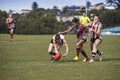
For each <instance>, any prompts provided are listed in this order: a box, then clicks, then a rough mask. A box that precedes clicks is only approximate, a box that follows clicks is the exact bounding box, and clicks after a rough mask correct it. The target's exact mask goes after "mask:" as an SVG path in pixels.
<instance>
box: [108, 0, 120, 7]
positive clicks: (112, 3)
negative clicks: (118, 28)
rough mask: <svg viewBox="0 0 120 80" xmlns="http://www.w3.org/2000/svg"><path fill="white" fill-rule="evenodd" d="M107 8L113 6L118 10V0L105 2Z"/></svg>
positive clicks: (119, 0) (119, 4)
mask: <svg viewBox="0 0 120 80" xmlns="http://www.w3.org/2000/svg"><path fill="white" fill-rule="evenodd" d="M107 4H108V5H109V6H114V7H115V8H117V9H120V0H107Z"/></svg>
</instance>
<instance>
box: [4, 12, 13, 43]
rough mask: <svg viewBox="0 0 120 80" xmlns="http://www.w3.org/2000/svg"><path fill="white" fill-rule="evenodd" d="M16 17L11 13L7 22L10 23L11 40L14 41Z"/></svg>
mask: <svg viewBox="0 0 120 80" xmlns="http://www.w3.org/2000/svg"><path fill="white" fill-rule="evenodd" d="M14 23H15V19H14V18H13V16H12V14H9V17H8V18H7V19H6V24H7V25H8V29H9V34H10V41H13V40H14V38H13V33H14V29H15V24H14Z"/></svg>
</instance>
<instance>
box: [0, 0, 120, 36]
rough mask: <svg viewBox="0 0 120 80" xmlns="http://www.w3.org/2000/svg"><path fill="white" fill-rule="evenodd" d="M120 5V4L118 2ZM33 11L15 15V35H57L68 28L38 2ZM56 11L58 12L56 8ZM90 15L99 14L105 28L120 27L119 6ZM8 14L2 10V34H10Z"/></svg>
mask: <svg viewBox="0 0 120 80" xmlns="http://www.w3.org/2000/svg"><path fill="white" fill-rule="evenodd" d="M116 1H119V0H107V2H108V3H110V5H112V4H115V3H116ZM118 3H120V2H118ZM32 9H33V10H32V11H30V12H29V13H27V14H23V15H21V14H14V15H13V16H14V18H15V20H16V23H15V25H16V29H15V34H55V33H57V32H58V31H60V30H64V29H66V28H67V26H66V25H65V23H64V22H62V21H61V22H58V21H57V19H56V15H55V13H53V12H50V10H48V9H44V8H38V5H37V3H36V2H33V6H32ZM54 10H58V8H57V7H56V6H55V7H54ZM63 13H66V14H68V15H70V14H72V15H74V14H77V12H76V11H75V12H72V13H70V12H68V11H67V10H66V8H64V9H63ZM90 13H93V14H99V15H100V18H101V19H100V20H101V22H102V23H103V26H104V28H106V27H113V26H118V25H120V23H119V22H120V7H119V4H117V7H116V9H113V10H107V9H104V8H103V9H101V10H92V11H90ZM7 17H8V14H7V13H6V12H5V11H1V10H0V33H8V29H7V24H6V18H7ZM89 17H90V16H89Z"/></svg>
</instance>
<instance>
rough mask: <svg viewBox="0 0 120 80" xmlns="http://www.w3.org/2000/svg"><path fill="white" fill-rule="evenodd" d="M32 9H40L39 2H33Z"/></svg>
mask: <svg viewBox="0 0 120 80" xmlns="http://www.w3.org/2000/svg"><path fill="white" fill-rule="evenodd" d="M32 9H33V10H36V9H38V4H37V3H36V2H33V4H32Z"/></svg>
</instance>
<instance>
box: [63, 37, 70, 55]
mask: <svg viewBox="0 0 120 80" xmlns="http://www.w3.org/2000/svg"><path fill="white" fill-rule="evenodd" d="M63 42H64V44H65V47H66V53H65V54H63V57H65V56H67V55H68V50H69V48H68V44H67V42H66V40H65V39H63Z"/></svg>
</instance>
